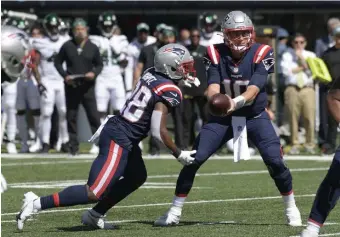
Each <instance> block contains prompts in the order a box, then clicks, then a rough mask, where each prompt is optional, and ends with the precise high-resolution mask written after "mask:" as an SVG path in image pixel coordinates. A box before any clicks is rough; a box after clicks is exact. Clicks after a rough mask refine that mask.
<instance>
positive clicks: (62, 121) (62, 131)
mask: <svg viewBox="0 0 340 237" xmlns="http://www.w3.org/2000/svg"><path fill="white" fill-rule="evenodd" d="M59 138H60V139H61V142H62V143H67V142H68V141H69V137H68V130H67V120H66V114H62V113H59Z"/></svg>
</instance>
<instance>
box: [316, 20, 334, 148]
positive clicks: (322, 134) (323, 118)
mask: <svg viewBox="0 0 340 237" xmlns="http://www.w3.org/2000/svg"><path fill="white" fill-rule="evenodd" d="M339 24H340V20H339V18H330V19H329V20H328V22H327V30H328V35H327V36H324V37H321V38H320V39H317V40H316V43H315V53H316V55H317V57H322V56H323V54H324V52H325V51H326V50H327V49H328V48H331V47H333V46H334V44H335V42H334V39H333V37H332V32H333V30H334V28H335V26H336V25H339ZM328 90H329V86H328V85H325V84H323V83H320V84H319V111H320V126H319V137H318V143H319V146H320V147H322V146H323V144H324V143H325V142H326V140H327V131H328V128H327V127H328V108H327V102H326V97H327V91H328Z"/></svg>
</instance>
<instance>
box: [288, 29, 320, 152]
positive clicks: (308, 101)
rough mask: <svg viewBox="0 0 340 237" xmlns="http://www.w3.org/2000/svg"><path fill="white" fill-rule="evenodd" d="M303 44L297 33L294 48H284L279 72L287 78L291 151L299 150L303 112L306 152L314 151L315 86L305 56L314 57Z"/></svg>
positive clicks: (305, 42)
mask: <svg viewBox="0 0 340 237" xmlns="http://www.w3.org/2000/svg"><path fill="white" fill-rule="evenodd" d="M306 45H307V41H306V38H305V37H304V36H303V35H302V34H296V35H295V36H294V38H293V48H294V52H290V51H287V52H285V53H284V54H283V55H282V61H281V68H282V73H283V75H284V76H285V78H286V79H285V80H286V81H285V82H286V83H285V84H286V89H285V92H284V97H285V106H286V108H287V113H288V120H289V124H290V133H291V143H292V148H291V150H290V153H291V154H298V153H299V141H298V128H299V127H298V124H299V118H300V115H302V118H303V125H304V128H305V130H306V143H305V149H306V151H307V152H308V153H315V151H314V146H315V143H314V133H315V109H316V103H315V90H314V81H313V79H312V75H311V72H310V70H309V68H308V65H307V63H306V59H307V58H308V57H316V55H315V54H314V53H313V52H311V51H307V50H305V47H306Z"/></svg>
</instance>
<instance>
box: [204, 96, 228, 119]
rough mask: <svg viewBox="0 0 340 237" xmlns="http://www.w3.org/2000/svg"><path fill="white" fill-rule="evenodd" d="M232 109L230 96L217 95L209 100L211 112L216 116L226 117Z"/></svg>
mask: <svg viewBox="0 0 340 237" xmlns="http://www.w3.org/2000/svg"><path fill="white" fill-rule="evenodd" d="M230 108H231V98H230V97H229V96H228V95H225V94H220V93H217V94H215V95H213V96H212V97H211V98H210V100H209V112H210V113H211V114H212V115H214V116H225V115H227V112H228V110H229V109H230Z"/></svg>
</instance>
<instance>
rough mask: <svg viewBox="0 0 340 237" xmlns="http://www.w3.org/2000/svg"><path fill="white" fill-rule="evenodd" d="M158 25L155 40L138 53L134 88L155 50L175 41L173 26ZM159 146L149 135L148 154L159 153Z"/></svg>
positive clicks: (151, 64) (149, 63) (152, 58)
mask: <svg viewBox="0 0 340 237" xmlns="http://www.w3.org/2000/svg"><path fill="white" fill-rule="evenodd" d="M158 27H159V28H158V29H157V30H160V31H159V33H158V35H157V36H158V38H157V41H156V42H155V43H153V44H150V45H148V46H145V47H144V48H142V50H141V52H140V54H139V57H138V62H137V65H136V67H135V69H134V75H133V88H135V86H136V85H137V83H138V80H139V78H140V76H141V74H142V72H144V71H145V70H146V69H148V68H151V67H153V66H154V64H153V62H154V57H155V53H156V52H157V50H158V49H159V48H161V47H162V46H164V45H166V44H169V43H173V42H175V39H176V38H175V30H174V28H173V27H170V26H162V27H164V28H163V29H160V28H161V26H158ZM160 146H161V144H160V143H159V142H158V140H157V139H155V138H154V137H151V138H150V140H149V154H150V155H158V154H159V153H160Z"/></svg>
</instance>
